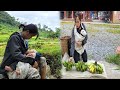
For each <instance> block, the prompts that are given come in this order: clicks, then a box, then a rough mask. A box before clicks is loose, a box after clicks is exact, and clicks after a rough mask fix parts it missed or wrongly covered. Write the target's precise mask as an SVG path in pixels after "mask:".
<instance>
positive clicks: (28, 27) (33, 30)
mask: <svg viewBox="0 0 120 90" xmlns="http://www.w3.org/2000/svg"><path fill="white" fill-rule="evenodd" d="M20 28H22V31H27V30H29V33H31V34H34V35H37V37H36V39H37V38H38V37H39V32H38V28H37V26H36V25H35V24H28V25H24V24H20V25H19V29H20ZM36 39H35V40H36Z"/></svg>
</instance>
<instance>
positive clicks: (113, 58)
mask: <svg viewBox="0 0 120 90" xmlns="http://www.w3.org/2000/svg"><path fill="white" fill-rule="evenodd" d="M105 59H106V61H107V62H109V63H114V64H117V65H119V66H120V55H118V54H113V55H108V56H107V57H106V58H105Z"/></svg>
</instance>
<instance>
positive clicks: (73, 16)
mask: <svg viewBox="0 0 120 90" xmlns="http://www.w3.org/2000/svg"><path fill="white" fill-rule="evenodd" d="M73 14H74V13H73V11H72V19H73V18H74V16H73Z"/></svg>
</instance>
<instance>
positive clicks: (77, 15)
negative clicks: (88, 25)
mask: <svg viewBox="0 0 120 90" xmlns="http://www.w3.org/2000/svg"><path fill="white" fill-rule="evenodd" d="M77 17H78V18H79V20H80V21H81V19H82V14H81V12H76V13H75V16H74V20H75V22H76V18H77Z"/></svg>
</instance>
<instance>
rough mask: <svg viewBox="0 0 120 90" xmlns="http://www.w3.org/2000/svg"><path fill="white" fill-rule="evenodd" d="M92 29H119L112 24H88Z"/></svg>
mask: <svg viewBox="0 0 120 90" xmlns="http://www.w3.org/2000/svg"><path fill="white" fill-rule="evenodd" d="M90 25H91V26H94V27H106V28H120V25H114V24H90Z"/></svg>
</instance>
